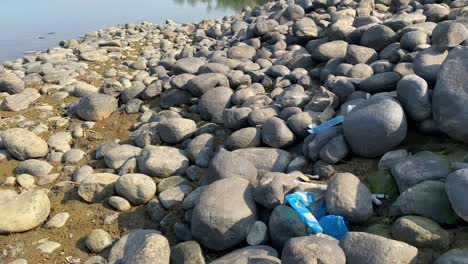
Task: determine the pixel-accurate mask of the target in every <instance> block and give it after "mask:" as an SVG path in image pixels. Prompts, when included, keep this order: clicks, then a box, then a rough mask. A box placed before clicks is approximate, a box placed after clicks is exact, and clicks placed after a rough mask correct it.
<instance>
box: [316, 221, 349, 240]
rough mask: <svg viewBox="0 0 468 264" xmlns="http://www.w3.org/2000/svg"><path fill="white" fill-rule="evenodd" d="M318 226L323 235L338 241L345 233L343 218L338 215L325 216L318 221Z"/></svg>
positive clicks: (346, 229)
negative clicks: (321, 229)
mask: <svg viewBox="0 0 468 264" xmlns="http://www.w3.org/2000/svg"><path fill="white" fill-rule="evenodd" d="M319 224H320V226H321V227H322V228H323V233H325V234H327V235H329V236H332V237H334V238H336V239H338V240H340V239H341V238H342V237H343V236H344V235H346V233H348V228H347V227H346V224H345V221H344V219H343V217H341V216H339V215H327V216H324V217H322V218H320V220H319Z"/></svg>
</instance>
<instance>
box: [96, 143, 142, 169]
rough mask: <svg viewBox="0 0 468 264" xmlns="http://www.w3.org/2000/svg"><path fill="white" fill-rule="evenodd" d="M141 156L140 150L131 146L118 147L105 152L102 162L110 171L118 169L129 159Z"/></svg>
mask: <svg viewBox="0 0 468 264" xmlns="http://www.w3.org/2000/svg"><path fill="white" fill-rule="evenodd" d="M140 154H141V148H139V147H135V146H132V145H127V144H124V145H119V146H116V147H114V148H111V149H110V150H109V151H106V152H105V154H104V162H105V163H106V165H107V166H108V167H109V168H111V169H119V168H120V167H122V165H123V164H124V163H125V162H126V161H127V160H128V159H130V158H135V157H138V156H139V155H140Z"/></svg>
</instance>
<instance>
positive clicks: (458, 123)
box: [432, 47, 468, 142]
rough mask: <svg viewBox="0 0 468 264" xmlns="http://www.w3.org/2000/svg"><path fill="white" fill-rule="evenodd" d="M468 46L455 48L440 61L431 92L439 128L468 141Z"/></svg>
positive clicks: (454, 136)
mask: <svg viewBox="0 0 468 264" xmlns="http://www.w3.org/2000/svg"><path fill="white" fill-rule="evenodd" d="M467 71H468V47H457V48H454V49H453V50H452V51H451V52H450V53H449V56H448V57H447V59H446V60H445V61H444V63H443V64H442V67H441V68H440V71H439V74H438V76H437V83H436V86H435V88H434V93H433V95H432V114H433V116H434V120H435V121H436V123H437V125H438V128H439V129H440V130H442V131H443V132H445V133H446V134H447V135H449V136H450V137H452V138H454V139H456V140H460V141H463V142H468V140H467V136H468V132H467V130H466V124H467V122H468V117H467V112H468V108H467V105H466V104H465V103H464V101H465V100H464V98H466V96H467V91H466V89H465V88H466V86H467V84H468V76H467V75H466V74H465V73H466V72H467Z"/></svg>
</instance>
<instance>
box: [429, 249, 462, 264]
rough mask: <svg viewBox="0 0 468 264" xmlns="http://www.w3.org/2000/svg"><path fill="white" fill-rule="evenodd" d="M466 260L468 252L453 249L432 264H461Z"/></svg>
mask: <svg viewBox="0 0 468 264" xmlns="http://www.w3.org/2000/svg"><path fill="white" fill-rule="evenodd" d="M467 260H468V250H467V249H460V248H455V249H451V250H449V251H447V252H445V253H444V254H443V255H442V256H440V257H439V258H437V259H436V260H435V261H434V264H463V263H466V262H467Z"/></svg>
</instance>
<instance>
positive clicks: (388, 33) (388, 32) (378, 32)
mask: <svg viewBox="0 0 468 264" xmlns="http://www.w3.org/2000/svg"><path fill="white" fill-rule="evenodd" d="M394 39H395V31H393V30H392V29H391V28H389V27H387V26H384V25H376V26H373V27H371V28H369V29H367V30H366V31H365V32H364V34H363V35H362V37H361V42H360V43H361V46H364V47H369V48H371V49H374V50H377V51H380V50H382V49H383V48H385V47H386V46H387V45H389V44H391V43H393V42H394Z"/></svg>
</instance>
